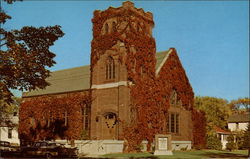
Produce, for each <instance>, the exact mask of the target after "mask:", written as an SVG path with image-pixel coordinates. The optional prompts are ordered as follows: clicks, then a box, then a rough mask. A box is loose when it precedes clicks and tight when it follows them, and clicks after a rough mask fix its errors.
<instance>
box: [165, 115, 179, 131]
mask: <svg viewBox="0 0 250 159" xmlns="http://www.w3.org/2000/svg"><path fill="white" fill-rule="evenodd" d="M166 121H167V125H166V126H167V132H170V133H176V134H178V133H179V131H180V130H179V114H178V113H168V115H167V119H166Z"/></svg>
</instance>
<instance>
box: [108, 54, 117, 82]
mask: <svg viewBox="0 0 250 159" xmlns="http://www.w3.org/2000/svg"><path fill="white" fill-rule="evenodd" d="M114 78H115V62H114V59H113V58H112V57H108V59H107V62H106V79H114Z"/></svg>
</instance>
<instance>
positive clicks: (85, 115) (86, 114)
mask: <svg viewBox="0 0 250 159" xmlns="http://www.w3.org/2000/svg"><path fill="white" fill-rule="evenodd" d="M89 112H90V108H89V106H87V105H84V107H83V108H82V117H83V127H84V130H88V129H89Z"/></svg>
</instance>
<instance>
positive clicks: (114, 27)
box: [112, 22, 116, 32]
mask: <svg viewBox="0 0 250 159" xmlns="http://www.w3.org/2000/svg"><path fill="white" fill-rule="evenodd" d="M112 32H116V23H115V22H113V23H112Z"/></svg>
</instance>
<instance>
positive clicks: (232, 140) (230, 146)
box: [226, 134, 236, 151]
mask: <svg viewBox="0 0 250 159" xmlns="http://www.w3.org/2000/svg"><path fill="white" fill-rule="evenodd" d="M227 141H228V143H227V144H226V148H227V150H229V151H232V150H235V149H236V143H235V138H234V135H233V134H230V135H229V136H228V137H227Z"/></svg>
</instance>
